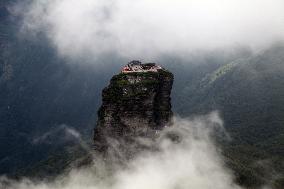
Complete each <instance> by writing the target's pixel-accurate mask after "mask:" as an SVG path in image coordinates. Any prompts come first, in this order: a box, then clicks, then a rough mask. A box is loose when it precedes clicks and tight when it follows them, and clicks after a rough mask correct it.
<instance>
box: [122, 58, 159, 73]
mask: <svg viewBox="0 0 284 189" xmlns="http://www.w3.org/2000/svg"><path fill="white" fill-rule="evenodd" d="M162 69H163V68H162V67H161V66H159V65H157V64H155V63H145V64H142V63H141V62H140V61H138V60H133V61H131V62H129V63H128V64H127V65H125V66H124V67H123V68H122V70H121V72H122V73H132V72H158V70H162Z"/></svg>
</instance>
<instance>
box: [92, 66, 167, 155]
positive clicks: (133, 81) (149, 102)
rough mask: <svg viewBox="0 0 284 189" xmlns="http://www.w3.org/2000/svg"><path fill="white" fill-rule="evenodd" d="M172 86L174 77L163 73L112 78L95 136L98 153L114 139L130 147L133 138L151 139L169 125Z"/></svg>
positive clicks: (160, 71)
mask: <svg viewBox="0 0 284 189" xmlns="http://www.w3.org/2000/svg"><path fill="white" fill-rule="evenodd" d="M172 84H173V74H172V73H170V72H168V71H166V70H164V69H162V70H159V71H158V72H142V73H139V72H134V73H120V74H118V75H115V76H113V78H112V79H111V81H110V84H109V86H108V87H106V88H105V89H104V90H103V92H102V100H103V103H102V106H101V108H100V109H99V111H98V121H97V125H96V128H95V132H94V141H95V146H96V148H97V150H99V151H105V150H106V149H107V148H108V147H109V146H111V145H113V144H111V143H112V142H113V139H115V141H120V140H123V141H124V142H125V141H127V143H129V144H133V141H132V139H133V138H135V137H137V136H149V137H151V136H153V135H155V133H157V131H158V130H160V129H162V128H163V127H165V126H166V125H167V124H169V122H170V120H171V116H172V111H171V97H170V94H171V89H172Z"/></svg>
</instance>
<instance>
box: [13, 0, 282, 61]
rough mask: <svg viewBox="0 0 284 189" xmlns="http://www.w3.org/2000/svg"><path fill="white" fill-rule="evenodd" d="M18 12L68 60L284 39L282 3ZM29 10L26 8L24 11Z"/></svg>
mask: <svg viewBox="0 0 284 189" xmlns="http://www.w3.org/2000/svg"><path fill="white" fill-rule="evenodd" d="M23 4H24V3H20V4H19V5H18V6H17V8H16V9H15V10H16V12H18V13H20V14H21V15H22V16H23V18H24V22H23V31H24V32H26V33H29V35H30V34H37V33H39V32H40V33H43V34H44V35H46V36H47V37H48V39H49V40H50V42H51V43H52V44H53V45H54V47H55V48H57V49H58V52H59V53H60V54H61V55H63V56H66V57H71V58H78V57H84V56H91V57H96V56H100V55H104V54H107V53H115V54H118V55H121V56H123V57H126V58H129V59H139V58H141V57H142V58H145V57H146V58H148V59H153V58H155V57H157V56H160V55H163V54H177V55H181V54H186V53H189V52H192V51H195V50H211V49H215V48H230V47H232V46H248V47H251V48H253V49H255V50H259V49H262V48H265V47H267V46H268V45H270V44H271V43H274V42H276V41H279V40H283V39H284V12H283V7H284V1H283V0H175V1H173V0H155V1H153V0H80V1H77V0H32V1H30V3H29V4H28V5H26V4H25V6H23ZM24 7H25V8H24Z"/></svg>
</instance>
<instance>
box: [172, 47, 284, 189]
mask: <svg viewBox="0 0 284 189" xmlns="http://www.w3.org/2000/svg"><path fill="white" fill-rule="evenodd" d="M182 95H183V98H184V99H183V105H180V106H179V107H178V110H177V112H179V113H180V114H181V115H183V116H185V115H192V114H202V113H206V112H209V111H211V110H215V109H217V110H219V111H220V113H221V115H222V117H223V118H224V120H225V126H226V128H227V130H228V131H229V133H230V134H231V136H232V139H233V140H232V142H231V144H230V145H228V146H227V147H226V148H227V150H226V151H225V152H224V153H225V154H226V156H228V157H229V159H230V161H231V162H230V164H231V166H232V167H234V169H235V170H237V171H238V172H239V174H240V175H239V176H240V177H239V179H240V182H243V183H246V184H248V185H249V184H251V185H254V184H255V183H257V182H270V181H271V182H272V180H273V179H275V180H277V181H276V182H278V183H282V185H281V186H283V181H284V180H283V179H284V177H283V173H284V158H283V157H284V98H283V97H284V46H282V45H275V46H274V47H272V48H270V49H269V50H266V51H265V52H262V53H259V54H258V55H254V56H251V57H249V58H243V59H239V60H235V61H232V62H229V63H228V64H225V65H223V66H220V67H219V68H217V69H216V70H214V71H212V72H211V73H210V72H209V73H207V74H205V75H204V77H203V78H202V79H201V80H200V81H199V82H197V83H196V85H195V86H194V87H190V86H189V87H184V89H183V91H182ZM256 160H258V161H259V162H265V163H263V164H262V163H259V164H257V163H256ZM265 167H266V168H265ZM269 167H273V169H275V170H270V168H269ZM268 169H269V170H268ZM277 173H281V174H282V176H279V175H278V176H277V177H280V178H277V177H276V176H275V175H277ZM250 174H251V176H249V175H250ZM255 177H257V178H255ZM256 180H257V181H256Z"/></svg>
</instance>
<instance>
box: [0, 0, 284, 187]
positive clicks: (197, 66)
mask: <svg viewBox="0 0 284 189" xmlns="http://www.w3.org/2000/svg"><path fill="white" fill-rule="evenodd" d="M213 2H214V3H220V6H213V5H212V4H211V3H209V2H208V1H202V2H201V3H198V2H197V1H192V2H191V3H192V4H191V5H190V3H189V4H188V2H187V1H182V0H181V1H180V2H178V3H177V4H171V1H165V2H163V1H157V3H154V4H151V2H150V1H142V0H141V1H137V2H136V3H130V2H129V1H127V0H122V1H121V3H115V2H112V1H108V3H103V2H101V1H87V0H85V1H82V2H81V3H80V2H75V1H72V0H71V1H65V0H64V1H38V2H36V1H22V2H17V1H13V0H11V1H2V2H1V3H0V11H1V13H0V22H1V23H0V24H1V27H0V45H1V53H0V70H1V75H0V77H1V78H0V140H1V142H0V146H1V151H0V173H1V175H3V176H2V177H1V181H0V186H1V187H4V188H8V189H12V188H13V189H26V188H35V189H40V188H48V189H49V188H72V187H73V188H82V189H84V188H98V189H102V188H110V189H111V188H113V189H117V188H118V189H119V188H141V189H142V188H169V189H172V188H181V189H183V188H198V189H199V188H200V189H206V188H212V186H214V187H215V188H265V187H267V188H282V187H283V183H284V180H283V178H284V177H283V173H284V166H283V157H284V154H283V149H284V146H283V141H284V139H283V136H284V135H283V134H284V127H283V125H284V124H283V122H284V119H283V114H284V101H283V96H284V78H283V77H284V55H283V51H284V44H283V43H282V42H281V41H282V39H283V38H282V34H283V32H282V31H283V25H284V24H283V18H284V17H283V14H282V12H281V11H279V7H281V5H283V3H282V2H281V1H277V0H275V1H269V2H268V1H264V0H263V1H261V2H260V4H257V3H256V2H255V1H248V2H249V3H245V2H241V3H237V2H236V1H228V3H226V2H223V1H220V2H219V1H213ZM206 3H209V4H206ZM214 3H213V4H214ZM162 5H164V9H163V8H161V7H163V6H162ZM209 5H210V6H209ZM214 5H216V4H214ZM234 6H236V9H234V8H233V7H234ZM74 7H77V9H76V10H75V11H73V10H74ZM181 7H189V8H188V9H186V8H184V9H182V10H181V11H178V10H180V9H178V8H181ZM190 7H191V8H190ZM192 7H194V8H192ZM198 7H199V8H200V7H205V8H204V9H202V8H200V9H198ZM242 7H245V8H244V10H243V9H242ZM139 8H140V9H141V10H140V11H138V10H139ZM256 8H260V10H264V11H263V12H262V14H261V13H260V12H258V11H256V10H257V9H256ZM188 10H190V11H189V12H191V13H187V11H188ZM194 10H196V11H194ZM232 10H234V11H235V12H234V13H235V14H229V13H228V12H230V11H232ZM241 10H242V11H241ZM123 12H124V14H123ZM216 12H218V13H219V15H218V14H217V16H215V17H211V15H212V14H214V15H215V13H216ZM240 13H245V14H243V15H242V16H240V17H239V16H238V15H240ZM146 15H148V16H146ZM156 15H157V16H156ZM204 15H205V16H204ZM232 15H233V16H232ZM236 15H237V16H236ZM251 15H253V16H251ZM200 16H202V17H200ZM93 18H96V19H93ZM165 18H167V19H169V22H166V21H165V20H164V19H165ZM186 18H188V19H186ZM189 18H191V19H189ZM209 18H210V19H209ZM225 18H226V19H225ZM69 19H70V20H69ZM183 19H185V20H183ZM194 19H197V20H199V22H197V21H194ZM105 20H107V23H105ZM177 20H178V21H177ZM224 20H225V21H226V22H225V21H224ZM259 20H260V21H259ZM136 21H138V24H136ZM227 21H228V22H229V21H230V23H231V21H235V24H233V25H232V24H225V23H228V22H227ZM243 21H246V22H243ZM92 23H93V24H92ZM209 24H211V25H209ZM214 24H215V26H216V27H214ZM247 26H250V27H247ZM98 28H99V29H98ZM173 28H175V29H173ZM211 28H213V30H214V29H215V30H214V31H213V30H210V29H211ZM264 29H266V30H264ZM163 31H164V32H163ZM187 31H188V32H187ZM208 31H210V32H208ZM233 31H234V32H233ZM236 31H238V32H236ZM240 31H242V32H240ZM259 31H262V32H259ZM160 34H161V35H160ZM246 34H247V35H246ZM195 36H197V37H195ZM251 36H253V37H251ZM223 38H224V40H222V39H223ZM225 39H226V40H225ZM132 59H139V60H142V61H146V62H147V61H148V62H156V63H158V64H160V65H162V66H164V67H165V68H166V69H168V70H170V71H171V72H172V73H173V74H174V77H175V78H174V84H173V89H172V95H171V99H172V110H173V112H174V115H175V116H177V117H178V118H176V121H175V124H174V125H175V128H176V130H177V131H176V132H178V133H179V134H180V135H182V137H183V140H182V141H181V142H180V143H177V144H176V143H173V141H171V140H169V139H167V138H166V139H163V138H162V139H161V141H155V143H151V145H154V146H158V149H159V150H158V151H157V152H146V153H142V154H141V156H136V157H135V158H133V159H132V160H130V161H129V162H126V165H125V167H120V166H119V165H115V166H114V167H115V169H114V167H112V169H114V170H113V172H111V173H108V172H107V170H108V168H107V167H105V166H104V164H103V163H101V162H102V161H101V160H100V159H99V158H95V157H94V155H93V154H92V148H93V147H92V145H93V129H94V127H95V125H96V121H97V111H98V109H99V107H100V105H101V93H102V90H103V88H105V87H106V86H107V85H108V83H109V80H110V79H111V77H112V76H113V75H115V74H117V73H119V71H120V69H121V67H122V66H123V65H125V64H126V63H127V62H129V61H131V60H132ZM215 111H217V112H218V114H217V113H216V112H215ZM212 112H215V113H213V114H212ZM216 124H217V131H216V130H214V129H216ZM223 127H224V128H223ZM180 131H182V132H181V133H180ZM167 132H168V130H167V129H165V131H162V132H161V135H163V133H167ZM212 135H213V136H212ZM125 148H128V147H127V146H125ZM90 162H91V165H90V166H87V167H85V165H86V164H88V163H90ZM98 162H99V163H98ZM88 165H89V164H88ZM104 174H105V175H104ZM106 175H107V176H106ZM23 177H27V178H29V179H31V180H22V178H23Z"/></svg>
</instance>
